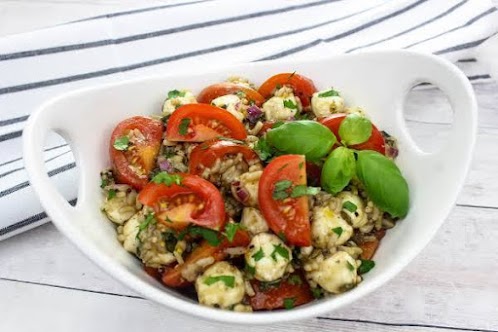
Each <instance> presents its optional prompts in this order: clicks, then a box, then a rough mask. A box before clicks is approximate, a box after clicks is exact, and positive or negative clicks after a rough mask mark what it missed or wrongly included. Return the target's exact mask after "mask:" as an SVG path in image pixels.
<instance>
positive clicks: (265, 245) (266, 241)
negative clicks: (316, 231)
mask: <svg viewBox="0 0 498 332" xmlns="http://www.w3.org/2000/svg"><path fill="white" fill-rule="evenodd" d="M245 258H246V263H247V264H248V265H249V266H251V267H253V268H254V278H256V279H258V280H260V281H275V280H278V279H280V278H282V277H283V276H284V274H285V272H286V270H287V268H288V266H289V264H290V261H291V260H292V252H291V250H290V249H289V247H287V246H286V245H285V243H284V242H282V240H280V238H278V236H276V235H274V234H269V233H260V234H258V235H256V236H254V237H253V238H252V240H251V244H250V245H249V250H248V251H247V252H246V255H245Z"/></svg>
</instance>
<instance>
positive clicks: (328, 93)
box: [318, 89, 339, 98]
mask: <svg viewBox="0 0 498 332" xmlns="http://www.w3.org/2000/svg"><path fill="white" fill-rule="evenodd" d="M337 96H339V92H337V91H336V90H334V89H330V90H327V91H325V92H322V93H319V94H318V97H322V98H324V97H337Z"/></svg>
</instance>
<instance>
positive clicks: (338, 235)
mask: <svg viewBox="0 0 498 332" xmlns="http://www.w3.org/2000/svg"><path fill="white" fill-rule="evenodd" d="M343 231H344V230H343V229H342V227H336V228H332V232H334V233H336V234H337V237H340V236H341V235H342V232H343Z"/></svg>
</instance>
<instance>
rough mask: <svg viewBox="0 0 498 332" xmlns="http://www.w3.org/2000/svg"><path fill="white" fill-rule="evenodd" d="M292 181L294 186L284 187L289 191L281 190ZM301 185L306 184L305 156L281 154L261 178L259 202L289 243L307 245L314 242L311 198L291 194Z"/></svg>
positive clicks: (265, 215) (272, 226) (276, 229)
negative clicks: (311, 222)
mask: <svg viewBox="0 0 498 332" xmlns="http://www.w3.org/2000/svg"><path fill="white" fill-rule="evenodd" d="M283 181H284V182H283ZM289 181H290V184H291V186H290V187H287V188H286V189H285V190H284V191H285V194H282V193H280V194H279V193H278V192H281V191H282V190H280V191H279V190H278V188H279V187H281V186H282V185H283V184H284V183H285V182H286V183H287V184H289ZM299 185H304V186H305V185H306V165H305V159H304V156H301V155H284V156H280V157H277V158H275V159H273V160H272V161H271V162H270V163H269V164H268V166H266V168H265V169H264V170H263V174H262V175H261V179H260V180H259V188H258V202H259V206H260V208H261V212H262V214H263V216H264V218H265V220H267V221H268V225H269V226H270V228H271V230H272V231H273V232H275V234H277V235H280V234H282V235H283V236H285V239H286V242H287V243H289V244H293V245H296V246H303V247H306V246H309V245H311V233H310V222H309V217H308V210H309V207H308V198H307V197H306V196H300V197H296V198H292V197H290V192H291V191H292V189H293V188H295V187H296V186H299ZM282 195H283V196H284V197H282Z"/></svg>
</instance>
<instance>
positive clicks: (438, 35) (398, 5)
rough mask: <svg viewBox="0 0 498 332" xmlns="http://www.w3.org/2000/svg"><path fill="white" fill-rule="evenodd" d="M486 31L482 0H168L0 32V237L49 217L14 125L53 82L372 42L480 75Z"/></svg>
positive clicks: (59, 149)
mask: <svg viewBox="0 0 498 332" xmlns="http://www.w3.org/2000/svg"><path fill="white" fill-rule="evenodd" d="M496 32H498V12H497V10H496V8H495V6H494V5H493V3H492V2H491V1H490V0H489V1H488V0H445V1H441V0H369V1H360V0H343V1H340V0H305V1H290V0H275V1H269V0H268V1H258V2H254V1H233V0H196V1H195V0H190V1H189V0H175V1H169V2H166V3H165V4H164V5H161V6H155V7H147V8H137V9H134V10H129V11H124V12H118V13H110V14H107V15H102V16H98V17H91V18H87V19H84V20H80V21H76V22H70V23H67V24H64V25H59V26H55V27H52V28H48V29H44V30H39V31H36V32H32V33H26V34H21V35H13V36H10V37H6V38H1V39H0V211H2V218H0V239H1V238H6V237H8V236H11V235H14V234H16V233H19V232H21V231H24V230H27V229H30V228H32V227H35V226H36V225H40V224H42V223H44V222H47V221H48V220H49V219H48V218H47V216H46V214H45V213H44V212H43V209H42V207H41V206H40V204H39V202H38V200H37V198H36V197H35V194H34V192H33V190H32V188H30V185H29V182H28V179H27V176H26V172H25V170H24V167H23V160H22V151H21V134H22V130H23V126H24V124H25V122H26V120H27V118H28V116H29V114H30V113H31V112H32V111H33V110H34V109H35V108H36V107H37V106H38V105H39V104H40V103H41V102H43V101H45V100H47V99H48V98H51V97H53V96H55V95H58V94H60V93H62V92H66V91H69V90H73V89H77V88H81V87H85V86H91V85H95V84H99V83H105V82H116V81H120V80H123V79H128V78H133V77H137V76H141V75H146V74H158V73H170V72H178V71H181V70H183V69H185V68H188V69H189V70H192V69H200V70H202V69H203V68H207V67H209V68H212V67H214V66H222V65H225V64H230V63H241V62H249V61H260V60H272V59H281V58H288V57H313V56H316V55H321V56H323V55H328V54H337V53H353V52H362V51H367V50H373V49H381V48H382V49H386V48H388V49H394V48H395V49H411V50H418V51H423V52H430V53H434V54H438V55H441V56H443V57H445V58H447V59H449V60H451V61H453V62H456V63H457V64H458V65H459V66H460V67H461V68H462V69H463V70H464V72H465V73H466V74H467V76H468V77H469V79H470V80H471V81H473V82H477V81H485V80H490V79H491V78H490V76H489V73H488V72H486V71H485V70H484V69H483V68H481V66H480V64H479V63H478V62H477V61H475V59H474V50H475V48H476V46H478V45H479V44H481V43H482V42H483V41H485V40H486V39H487V38H489V37H490V36H492V35H493V34H495V33H496ZM69 111H70V110H69ZM45 151H46V154H45V158H46V165H47V170H48V172H49V174H50V176H51V177H52V179H53V181H54V182H55V183H56V184H57V186H58V187H59V188H60V190H61V191H62V192H63V194H64V195H65V196H66V197H67V199H68V200H70V201H71V202H72V203H74V202H75V197H76V191H77V190H76V189H77V184H76V182H77V181H76V178H77V175H76V172H77V169H76V167H75V164H74V160H73V159H72V154H71V153H70V149H69V147H68V146H67V145H66V144H65V143H64V141H63V140H62V139H60V138H58V137H52V138H51V139H49V141H48V142H46V149H45ZM96 185H98V184H96Z"/></svg>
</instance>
